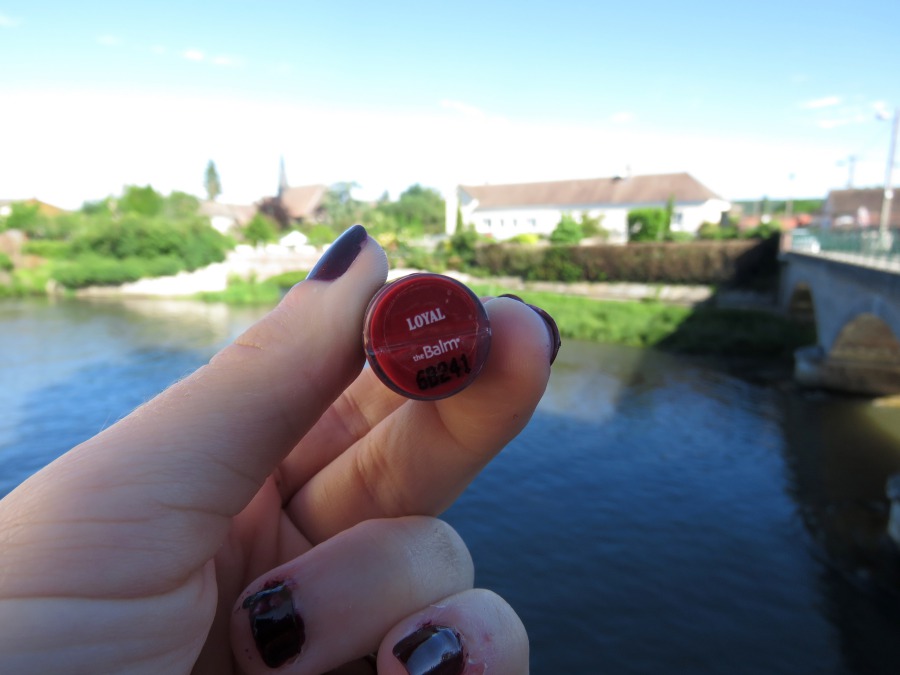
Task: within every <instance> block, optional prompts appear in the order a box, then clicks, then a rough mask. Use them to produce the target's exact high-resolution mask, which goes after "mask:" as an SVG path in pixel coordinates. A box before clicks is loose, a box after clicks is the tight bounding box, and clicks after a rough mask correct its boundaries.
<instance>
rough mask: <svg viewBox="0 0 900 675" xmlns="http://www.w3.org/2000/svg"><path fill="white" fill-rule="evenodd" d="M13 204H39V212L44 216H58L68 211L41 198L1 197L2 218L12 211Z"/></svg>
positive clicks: (0, 213) (0, 210) (0, 216)
mask: <svg viewBox="0 0 900 675" xmlns="http://www.w3.org/2000/svg"><path fill="white" fill-rule="evenodd" d="M13 204H27V205H29V206H33V205H35V204H37V207H38V213H40V214H41V215H42V216H58V215H59V214H61V213H65V212H66V211H65V209H61V208H59V207H58V206H53V205H52V204H48V203H47V202H42V201H41V200H40V199H34V198H32V199H0V218H2V217H5V216H8V215H9V214H10V213H12V207H13Z"/></svg>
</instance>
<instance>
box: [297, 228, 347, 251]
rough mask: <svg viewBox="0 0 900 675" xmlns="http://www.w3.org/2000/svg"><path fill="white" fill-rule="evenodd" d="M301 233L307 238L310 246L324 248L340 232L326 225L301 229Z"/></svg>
mask: <svg viewBox="0 0 900 675" xmlns="http://www.w3.org/2000/svg"><path fill="white" fill-rule="evenodd" d="M302 229H303V233H304V234H305V235H306V236H307V237H308V239H309V244H310V246H324V245H325V244H330V243H331V242H333V241H334V240H335V239H337V238H338V236H339V234H340V232H338V231H336V230H335V229H334V228H333V227H329V226H328V225H313V226H311V227H309V228H302Z"/></svg>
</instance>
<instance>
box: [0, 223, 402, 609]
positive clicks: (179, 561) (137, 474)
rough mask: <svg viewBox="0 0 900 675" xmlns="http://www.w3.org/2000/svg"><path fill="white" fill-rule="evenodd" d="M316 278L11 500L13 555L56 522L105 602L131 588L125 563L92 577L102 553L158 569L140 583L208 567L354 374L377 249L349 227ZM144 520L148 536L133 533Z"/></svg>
mask: <svg viewBox="0 0 900 675" xmlns="http://www.w3.org/2000/svg"><path fill="white" fill-rule="evenodd" d="M314 272H316V273H315V274H311V275H310V276H311V279H310V280H307V281H304V282H302V283H300V284H298V285H297V286H296V287H294V289H292V290H291V292H290V293H288V294H287V296H286V297H285V298H284V299H283V300H282V302H281V303H280V304H279V305H278V307H277V308H276V309H275V310H274V311H272V312H271V313H270V314H269V315H267V316H266V317H265V318H263V319H262V320H261V321H260V322H258V323H257V324H256V325H254V326H253V327H251V328H250V329H249V330H248V331H246V332H245V333H244V334H243V335H242V336H241V337H239V338H238V339H237V340H236V341H235V342H234V344H232V345H230V346H228V347H226V348H225V349H224V350H223V351H221V352H220V353H219V354H217V355H216V356H215V357H214V358H213V359H212V361H211V362H210V363H209V364H208V365H207V366H204V367H203V368H201V369H200V370H198V371H197V372H195V373H193V374H192V375H191V376H189V377H187V378H186V379H185V380H183V381H181V382H179V383H177V384H175V385H174V386H172V387H170V388H169V389H168V390H167V391H165V392H164V393H162V394H160V395H159V396H157V397H156V398H155V399H153V400H152V401H150V402H149V403H147V404H145V405H144V406H142V407H141V408H139V409H137V410H136V411H135V412H133V413H132V414H131V415H129V416H128V417H126V418H125V419H123V420H121V421H120V422H119V423H117V424H115V425H114V426H112V427H110V428H108V429H107V430H105V431H104V432H102V433H101V434H99V435H98V436H96V437H94V438H93V439H91V440H89V441H87V442H86V443H84V444H82V445H81V446H79V447H78V448H76V449H74V450H73V451H71V452H69V453H67V454H66V455H64V456H63V457H61V458H60V459H59V460H57V461H56V462H54V463H53V464H51V465H50V466H49V467H47V468H46V469H44V470H43V471H42V472H39V473H38V474H36V475H35V476H33V477H32V478H31V479H30V480H29V481H26V483H24V484H23V486H21V488H20V489H19V490H17V491H15V492H13V493H12V494H11V495H9V498H11V499H13V500H16V502H17V503H18V513H19V515H18V517H19V518H20V520H21V521H22V522H23V523H26V522H27V523H28V524H29V525H31V527H30V528H18V529H17V530H15V534H14V535H12V536H13V537H18V539H21V541H18V540H17V541H16V542H10V543H18V544H20V546H19V547H15V546H13V547H11V550H16V551H19V552H22V554H23V555H28V550H29V547H30V546H31V545H32V543H33V542H36V541H37V542H40V541H46V540H49V539H51V538H53V537H56V538H57V539H58V535H53V537H51V535H50V530H49V529H48V530H47V531H46V532H44V531H43V530H42V528H43V527H44V523H50V524H51V526H52V524H53V523H57V524H59V523H62V524H65V525H66V528H65V538H66V540H70V543H72V542H77V546H71V547H70V548H71V549H73V550H70V551H68V553H67V555H68V556H69V557H68V560H67V564H68V565H70V566H71V567H73V568H75V569H73V570H72V572H73V573H72V574H71V575H70V578H82V579H84V580H85V583H87V584H95V585H96V591H97V592H98V593H101V594H102V593H108V592H110V589H117V588H120V587H121V585H122V584H127V583H128V582H129V581H130V582H133V581H134V580H133V579H131V578H130V575H132V573H131V571H130V570H131V567H130V566H129V565H128V564H120V565H118V566H116V567H115V569H110V570H108V571H107V575H106V576H105V577H104V575H97V574H92V573H91V572H92V569H93V568H95V566H96V563H95V562H94V560H95V556H94V555H92V551H96V550H97V549H98V548H99V549H104V548H115V549H116V550H117V555H119V557H120V560H121V558H122V557H123V556H124V557H126V558H127V557H128V556H135V563H136V565H137V564H138V561H139V566H140V567H141V568H146V567H147V566H148V565H155V566H156V567H155V569H157V570H158V575H157V576H156V577H155V580H145V581H144V582H143V583H146V584H150V585H153V584H157V585H159V584H165V583H166V582H167V581H171V580H172V579H173V578H174V579H183V576H184V572H185V569H193V568H195V566H197V565H200V564H202V563H203V562H204V561H206V560H209V558H210V557H211V556H212V555H213V554H214V553H215V551H216V550H217V549H218V548H219V546H220V545H221V542H222V538H223V537H224V536H225V533H226V532H227V529H228V527H229V524H230V518H231V517H232V516H234V515H235V514H237V513H238V512H240V511H241V510H242V509H243V508H244V507H245V506H246V505H247V504H248V503H249V502H250V500H251V499H252V498H253V496H254V494H256V492H257V491H258V490H259V488H260V486H261V485H262V484H263V482H264V481H265V479H266V477H267V476H268V475H269V474H270V473H271V472H272V470H273V469H274V468H275V466H276V465H277V464H278V462H279V461H280V460H281V459H282V458H283V457H284V456H285V455H286V454H287V453H288V452H289V451H290V449H291V448H292V447H293V446H294V445H295V444H296V442H297V440H298V439H299V438H300V436H302V435H303V434H304V433H305V432H306V430H308V429H309V428H310V427H311V426H312V425H313V424H314V423H315V421H316V420H317V419H318V417H319V416H320V415H321V414H322V412H323V411H324V410H325V409H326V408H327V407H328V406H329V405H330V404H331V403H332V401H333V400H334V399H335V398H336V397H337V396H338V395H339V394H340V392H341V391H342V390H343V389H344V388H345V387H346V386H347V385H349V384H350V382H352V380H353V378H354V377H356V375H357V374H358V373H359V371H360V369H361V368H362V364H363V354H362V351H361V349H360V346H359V335H360V330H361V326H362V317H363V313H364V311H365V308H366V305H367V303H368V301H369V299H370V298H371V297H372V295H373V294H374V293H375V291H376V290H377V289H378V288H379V287H380V286H381V285H382V284H383V283H384V280H385V277H386V275H387V260H386V257H385V255H384V251H383V250H382V249H381V248H380V247H379V246H378V244H377V242H375V241H374V240H373V239H370V238H369V237H368V235H367V234H366V231H365V230H364V229H363V228H362V227H360V226H356V227H354V228H351V229H350V230H348V231H347V232H345V233H344V235H342V237H341V238H339V239H338V240H337V241H336V242H335V243H334V244H332V246H331V248H330V249H329V251H328V253H327V254H326V256H325V257H323V260H322V262H321V263H320V266H319V267H318V268H317V269H316V270H314ZM98 523H99V524H100V525H102V526H98ZM146 523H152V529H149V530H142V529H141V524H146ZM48 527H50V526H48ZM57 529H58V528H57ZM53 531H54V532H55V531H56V530H53ZM29 533H30V534H29ZM144 535H146V538H143V537H144ZM172 542H182V543H185V542H186V543H185V544H184V545H178V546H173V545H172ZM57 545H58V546H64V545H65V542H61V541H60V542H58V544H57ZM17 554H18V553H17ZM44 559H46V561H47V562H46V564H47V574H40V573H37V572H36V573H34V574H30V575H29V578H30V579H32V580H33V581H34V583H40V584H43V586H42V587H41V588H40V589H39V592H41V593H48V592H52V590H48V588H47V579H52V578H55V575H54V574H53V573H52V572H53V569H52V568H53V566H54V565H55V564H57V563H56V562H54V561H53V560H52V556H49V557H48V556H45V557H44ZM192 566H194V567H192ZM82 567H83V571H84V574H79V573H78V571H79V570H82ZM116 575H121V578H115V577H116ZM111 577H113V578H111ZM17 590H18V592H21V593H27V590H26V589H21V588H20V589H17ZM81 590H82V591H83V592H90V590H89V589H81ZM141 590H145V589H143V588H142V589H135V588H134V586H133V584H132V585H131V586H130V588H129V592H140V591H141ZM113 592H114V591H113Z"/></svg>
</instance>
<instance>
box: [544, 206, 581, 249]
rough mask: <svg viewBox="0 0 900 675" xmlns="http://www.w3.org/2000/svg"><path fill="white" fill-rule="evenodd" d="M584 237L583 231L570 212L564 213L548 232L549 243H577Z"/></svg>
mask: <svg viewBox="0 0 900 675" xmlns="http://www.w3.org/2000/svg"><path fill="white" fill-rule="evenodd" d="M582 239H584V231H583V230H582V229H581V225H579V224H578V221H577V220H575V218H573V217H572V214H571V213H564V214H563V216H562V218H561V219H560V221H559V223H558V224H557V225H556V229H554V230H553V232H552V233H551V234H550V243H551V244H567V245H572V244H577V243H578V242H579V241H581V240H582Z"/></svg>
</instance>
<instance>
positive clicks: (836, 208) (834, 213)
mask: <svg viewBox="0 0 900 675" xmlns="http://www.w3.org/2000/svg"><path fill="white" fill-rule="evenodd" d="M897 201H898V200H896V199H895V200H894V201H893V203H892V204H891V218H890V223H889V224H890V226H891V227H900V204H898V203H897ZM883 202H884V189H883V188H861V189H856V190H832V191H831V192H829V193H828V200H827V201H826V202H825V213H826V214H827V215H828V216H829V217H831V218H833V219H834V218H840V217H841V216H850V217H851V218H853V220H854V221H856V219H857V216H858V215H859V210H860V208H865V209H866V210H867V211H868V212H869V224H870V225H877V224H878V223H880V222H881V207H882V204H883Z"/></svg>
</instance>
